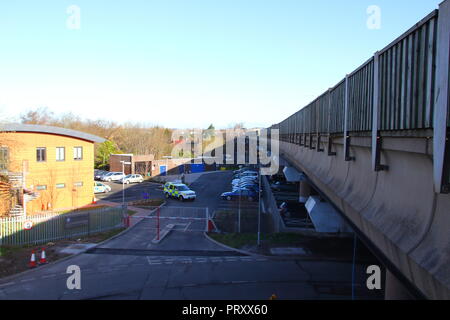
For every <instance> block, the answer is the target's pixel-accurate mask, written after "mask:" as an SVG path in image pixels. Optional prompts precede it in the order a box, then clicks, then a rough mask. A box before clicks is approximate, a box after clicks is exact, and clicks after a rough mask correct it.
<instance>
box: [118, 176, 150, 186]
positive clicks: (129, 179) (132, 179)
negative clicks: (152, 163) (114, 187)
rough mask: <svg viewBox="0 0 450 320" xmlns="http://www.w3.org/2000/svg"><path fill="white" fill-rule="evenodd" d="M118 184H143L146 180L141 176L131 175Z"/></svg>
mask: <svg viewBox="0 0 450 320" xmlns="http://www.w3.org/2000/svg"><path fill="white" fill-rule="evenodd" d="M117 182H120V183H125V184H130V183H142V182H144V178H143V177H142V176H141V175H140V174H129V175H126V176H125V177H123V178H122V179H120V180H118V181H117Z"/></svg>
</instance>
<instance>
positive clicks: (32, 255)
mask: <svg viewBox="0 0 450 320" xmlns="http://www.w3.org/2000/svg"><path fill="white" fill-rule="evenodd" d="M29 266H30V268H35V267H36V255H35V254H34V250H33V251H31V259H30V263H29Z"/></svg>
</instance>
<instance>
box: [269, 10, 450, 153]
mask: <svg viewBox="0 0 450 320" xmlns="http://www.w3.org/2000/svg"><path fill="white" fill-rule="evenodd" d="M437 24H438V10H436V11H434V12H432V13H431V14H429V15H428V16H427V17H426V18H424V19H423V20H422V21H420V22H419V23H418V24H416V25H415V26H414V27H413V28H411V29H410V30H409V31H407V32H406V33H405V34H403V35H402V36H401V37H399V38H398V39H397V40H395V41H394V42H393V43H391V44H390V45H388V46H387V47H386V48H384V49H383V50H381V51H380V52H378V53H376V55H378V59H379V63H377V64H376V65H375V63H374V57H372V58H370V59H369V60H368V61H366V62H365V63H364V64H363V65H362V66H360V67H359V68H358V69H356V70H355V71H353V72H352V73H350V74H349V75H348V76H346V78H345V79H343V80H342V81H341V82H339V83H338V84H337V85H336V86H335V87H333V88H331V89H329V90H328V91H327V92H325V93H324V94H322V95H321V96H319V97H318V98H317V99H315V100H314V101H313V102H311V103H310V104H308V105H307V106H305V107H304V108H302V109H301V110H299V111H298V112H296V113H295V114H293V115H292V116H290V117H289V118H287V119H286V120H284V121H282V122H281V123H279V125H278V127H279V129H280V134H281V139H282V140H283V141H286V142H291V143H296V141H299V139H297V135H304V134H306V135H311V134H343V133H344V132H347V133H350V132H370V131H371V130H372V126H373V124H374V121H373V104H374V103H375V102H374V86H375V82H376V83H377V85H378V88H379V97H378V100H377V101H378V103H379V107H378V119H377V120H378V121H377V129H378V130H382V131H391V130H417V129H429V128H433V105H434V103H433V101H434V99H435V77H436V75H435V73H436V72H435V64H436V50H437V29H438V28H437ZM375 67H376V68H377V72H375V70H374V68H375ZM448 119H449V120H448V121H449V124H450V116H449V118H448ZM272 128H275V127H272ZM300 141H301V140H300ZM299 144H301V142H299Z"/></svg>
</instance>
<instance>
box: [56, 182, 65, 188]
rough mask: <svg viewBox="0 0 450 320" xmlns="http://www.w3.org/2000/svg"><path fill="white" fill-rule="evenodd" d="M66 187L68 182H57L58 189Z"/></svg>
mask: <svg viewBox="0 0 450 320" xmlns="http://www.w3.org/2000/svg"><path fill="white" fill-rule="evenodd" d="M65 187H66V184H65V183H57V184H56V188H57V189H62V188H65Z"/></svg>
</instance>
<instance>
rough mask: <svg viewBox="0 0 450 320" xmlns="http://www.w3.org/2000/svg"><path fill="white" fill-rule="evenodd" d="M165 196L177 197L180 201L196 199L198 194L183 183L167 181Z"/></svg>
mask: <svg viewBox="0 0 450 320" xmlns="http://www.w3.org/2000/svg"><path fill="white" fill-rule="evenodd" d="M164 196H165V197H166V198H176V199H178V200H180V201H185V200H195V198H196V197H197V195H196V194H195V191H193V190H191V189H189V187H188V186H187V185H185V184H182V183H173V182H167V183H166V184H165V185H164Z"/></svg>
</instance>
